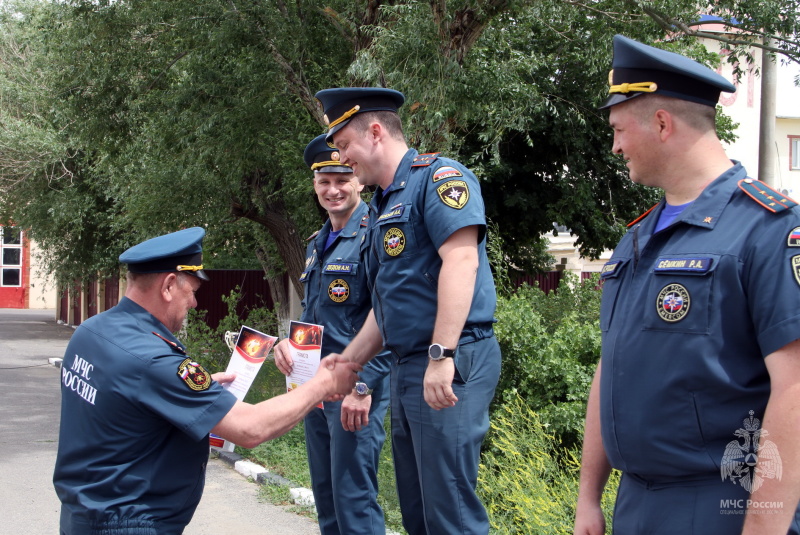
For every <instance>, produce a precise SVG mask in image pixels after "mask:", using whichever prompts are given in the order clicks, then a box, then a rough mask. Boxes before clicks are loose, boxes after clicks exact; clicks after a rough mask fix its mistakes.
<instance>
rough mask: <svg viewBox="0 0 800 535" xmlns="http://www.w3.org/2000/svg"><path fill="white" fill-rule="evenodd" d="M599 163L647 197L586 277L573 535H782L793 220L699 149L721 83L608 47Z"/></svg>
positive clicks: (792, 405)
mask: <svg viewBox="0 0 800 535" xmlns="http://www.w3.org/2000/svg"><path fill="white" fill-rule="evenodd" d="M613 69H614V70H613V71H612V74H611V76H610V83H611V89H610V97H609V98H608V100H607V101H606V102H605V104H604V105H603V108H607V109H609V110H610V115H609V123H610V125H611V127H612V128H613V130H614V146H613V151H614V153H616V154H619V155H620V156H621V157H622V158H624V161H625V162H626V165H627V167H628V170H629V172H630V177H631V180H633V181H634V182H636V183H639V184H645V185H648V186H654V187H659V188H661V189H663V190H664V198H663V199H662V200H661V202H660V203H659V204H658V205H656V206H655V207H654V208H653V209H651V210H650V211H649V212H648V213H647V214H645V215H644V216H643V217H641V218H639V220H637V221H635V222H634V223H632V224H631V226H630V229H629V231H628V233H627V234H626V235H625V236H624V237H623V239H622V241H621V242H620V243H619V245H618V247H617V248H616V249H615V251H614V254H613V256H612V258H611V260H610V261H609V262H608V263H607V264H606V265H605V267H604V268H603V272H602V279H603V300H602V305H601V312H600V313H601V317H600V327H601V329H602V334H603V349H602V358H601V362H600V365H599V366H598V369H597V373H596V375H595V379H594V382H593V384H592V389H591V393H590V396H589V403H588V407H587V417H586V434H585V439H584V447H583V461H582V469H581V483H580V495H579V499H578V504H577V513H576V521H575V533H578V534H581V535H583V534H601V533H604V532H605V522H604V520H603V515H602V512H601V510H600V496H601V494H602V492H603V487H604V485H605V483H606V480H607V478H608V475H609V471H610V469H611V467H614V468H616V469H618V470H621V471H622V482H621V484H620V487H619V490H618V495H617V503H616V508H615V511H614V526H613V527H614V533H617V534H621V535H625V534H637V535H638V534H643V533H664V534H675V533H681V534H730V533H747V534H754V533H761V534H767V533H768V534H773V535H776V534H780V533H787V530H788V531H789V533H798V521H797V519H796V517H795V509H796V506H797V503H798V498H799V497H800V464H799V463H798V461H800V440H798V437H799V436H800V431H798V430H800V341H798V338H800V307H799V306H798V302H800V301H799V300H800V212H799V211H798V208H796V203H794V202H793V201H791V200H790V199H787V198H785V197H783V196H782V195H780V194H779V193H777V192H774V191H773V190H771V189H770V188H768V187H767V186H766V185H764V184H762V183H760V182H758V181H757V180H753V179H751V178H748V177H747V173H746V171H745V169H744V168H743V167H742V166H741V164H739V163H738V162H734V161H731V160H729V159H728V158H727V156H726V155H725V152H724V150H723V147H722V145H721V143H720V141H719V139H718V138H717V136H716V130H715V124H714V123H715V117H714V116H715V105H716V103H717V100H718V98H719V94H720V92H721V91H727V92H732V91H734V90H735V88H734V87H733V86H732V85H731V84H730V83H729V82H728V81H727V80H725V79H724V78H722V77H721V76H719V75H717V74H716V73H714V72H713V71H711V70H709V69H707V68H705V67H703V66H701V65H700V64H698V63H696V62H694V61H691V60H689V59H688V58H685V57H683V56H680V55H677V54H674V53H670V52H666V51H664V50H660V49H658V48H654V47H650V46H646V45H643V44H641V43H638V42H636V41H633V40H630V39H627V38H625V37H622V36H616V37H615V38H614V61H613Z"/></svg>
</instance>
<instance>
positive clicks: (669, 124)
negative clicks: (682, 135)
mask: <svg viewBox="0 0 800 535" xmlns="http://www.w3.org/2000/svg"><path fill="white" fill-rule="evenodd" d="M653 123H654V124H655V126H656V128H657V129H658V136H659V137H660V138H661V141H666V140H667V139H668V138H669V137H670V136H671V135H672V134H673V131H674V129H675V124H674V119H673V117H672V114H671V113H670V112H668V111H667V110H661V109H659V110H656V112H655V114H653Z"/></svg>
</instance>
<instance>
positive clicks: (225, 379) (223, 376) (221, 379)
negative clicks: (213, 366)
mask: <svg viewBox="0 0 800 535" xmlns="http://www.w3.org/2000/svg"><path fill="white" fill-rule="evenodd" d="M211 380H212V381H216V382H218V383H219V384H221V385H226V384H228V383H232V382H233V381H234V380H236V374H235V373H227V372H217V373H212V374H211Z"/></svg>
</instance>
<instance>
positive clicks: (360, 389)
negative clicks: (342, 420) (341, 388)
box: [356, 381, 372, 396]
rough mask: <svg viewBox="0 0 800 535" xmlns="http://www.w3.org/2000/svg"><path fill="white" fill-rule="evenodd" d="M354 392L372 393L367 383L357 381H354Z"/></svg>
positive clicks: (360, 393)
mask: <svg viewBox="0 0 800 535" xmlns="http://www.w3.org/2000/svg"><path fill="white" fill-rule="evenodd" d="M356 394H358V395H359V396H369V395H370V394H372V389H371V388H370V387H368V386H367V383H362V382H361V381H359V382H357V383H356Z"/></svg>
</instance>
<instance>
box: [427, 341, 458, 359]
mask: <svg viewBox="0 0 800 535" xmlns="http://www.w3.org/2000/svg"><path fill="white" fill-rule="evenodd" d="M455 356H456V350H455V349H448V348H446V347H444V346H443V345H442V344H431V345H430V347H429V348H428V357H430V359H431V360H442V359H444V358H448V357H449V358H454V357H455Z"/></svg>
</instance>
